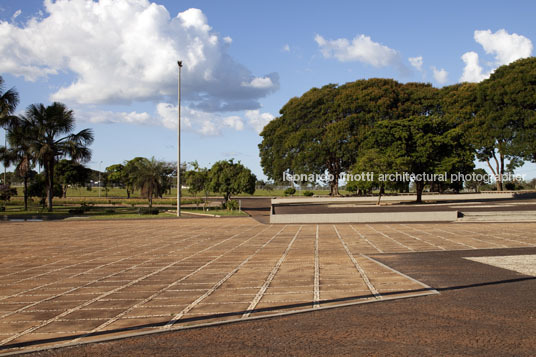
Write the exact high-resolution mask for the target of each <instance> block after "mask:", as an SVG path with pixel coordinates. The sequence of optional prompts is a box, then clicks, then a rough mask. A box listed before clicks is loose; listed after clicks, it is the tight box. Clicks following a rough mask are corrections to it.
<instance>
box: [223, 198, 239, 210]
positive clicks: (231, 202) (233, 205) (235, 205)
mask: <svg viewBox="0 0 536 357" xmlns="http://www.w3.org/2000/svg"><path fill="white" fill-rule="evenodd" d="M226 208H227V209H228V210H229V211H234V210H237V209H239V205H238V201H237V200H229V201H227V204H226Z"/></svg>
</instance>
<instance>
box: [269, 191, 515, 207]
mask: <svg viewBox="0 0 536 357" xmlns="http://www.w3.org/2000/svg"><path fill="white" fill-rule="evenodd" d="M514 196H516V194H515V193H513V192H504V193H462V194H447V195H439V194H436V195H422V200H423V201H438V200H442V201H459V200H464V201H465V200H492V199H495V200H496V199H501V198H513V197H514ZM416 198H417V196H416V195H403V196H382V199H381V201H382V202H385V201H389V202H393V201H394V202H411V201H415V200H416ZM376 201H378V197H377V196H370V197H368V196H367V197H299V198H297V197H293V198H272V205H274V204H275V205H277V204H297V203H302V204H304V203H312V204H314V203H350V202H376Z"/></svg>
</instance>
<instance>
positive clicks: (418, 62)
mask: <svg viewBox="0 0 536 357" xmlns="http://www.w3.org/2000/svg"><path fill="white" fill-rule="evenodd" d="M408 61H409V63H410V64H411V65H412V66H413V67H414V68H415V69H416V70H417V71H419V72H420V71H422V65H423V60H422V56H418V57H410V58H408Z"/></svg>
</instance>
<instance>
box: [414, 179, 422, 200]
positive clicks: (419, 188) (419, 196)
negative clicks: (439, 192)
mask: <svg viewBox="0 0 536 357" xmlns="http://www.w3.org/2000/svg"><path fill="white" fill-rule="evenodd" d="M415 189H416V190H417V201H415V202H417V203H422V191H423V190H424V182H423V181H415Z"/></svg>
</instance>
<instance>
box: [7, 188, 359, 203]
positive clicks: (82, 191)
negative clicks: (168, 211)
mask: <svg viewBox="0 0 536 357" xmlns="http://www.w3.org/2000/svg"><path fill="white" fill-rule="evenodd" d="M99 191H100V193H99ZM305 191H307V190H301V191H296V194H294V196H303V192H305ZM312 192H314V194H315V195H329V190H312ZM340 193H341V194H342V195H346V194H350V193H352V192H348V191H344V190H341V192H340ZM181 195H182V197H187V198H193V197H194V195H193V194H192V193H191V192H189V191H188V190H187V189H183V190H182V192H181ZM17 196H18V197H22V196H23V188H22V187H17ZM196 196H197V197H200V195H199V194H197V195H196ZM251 196H267V197H282V196H285V193H284V190H256V191H255V193H254V194H253V195H249V194H247V193H243V194H239V195H237V196H236V197H251ZM81 197H83V198H92V199H98V200H99V201H101V200H102V201H103V202H105V201H106V200H107V199H121V198H124V199H126V198H127V190H126V189H124V188H118V187H113V188H109V189H108V192H106V190H105V189H104V188H102V187H101V188H100V189H99V188H98V187H94V188H92V189H91V190H87V189H86V188H83V187H82V188H68V189H67V198H68V199H76V198H81ZM130 197H131V200H132V199H140V198H141V193H140V191H139V190H136V191H134V192H132V193H131V194H130ZM176 197H177V189H175V188H173V189H171V192H170V193H166V194H164V197H163V199H166V200H169V199H174V198H176ZM209 197H221V195H220V194H218V193H213V192H211V193H210V194H209ZM145 201H147V200H145ZM167 202H169V201H167Z"/></svg>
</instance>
